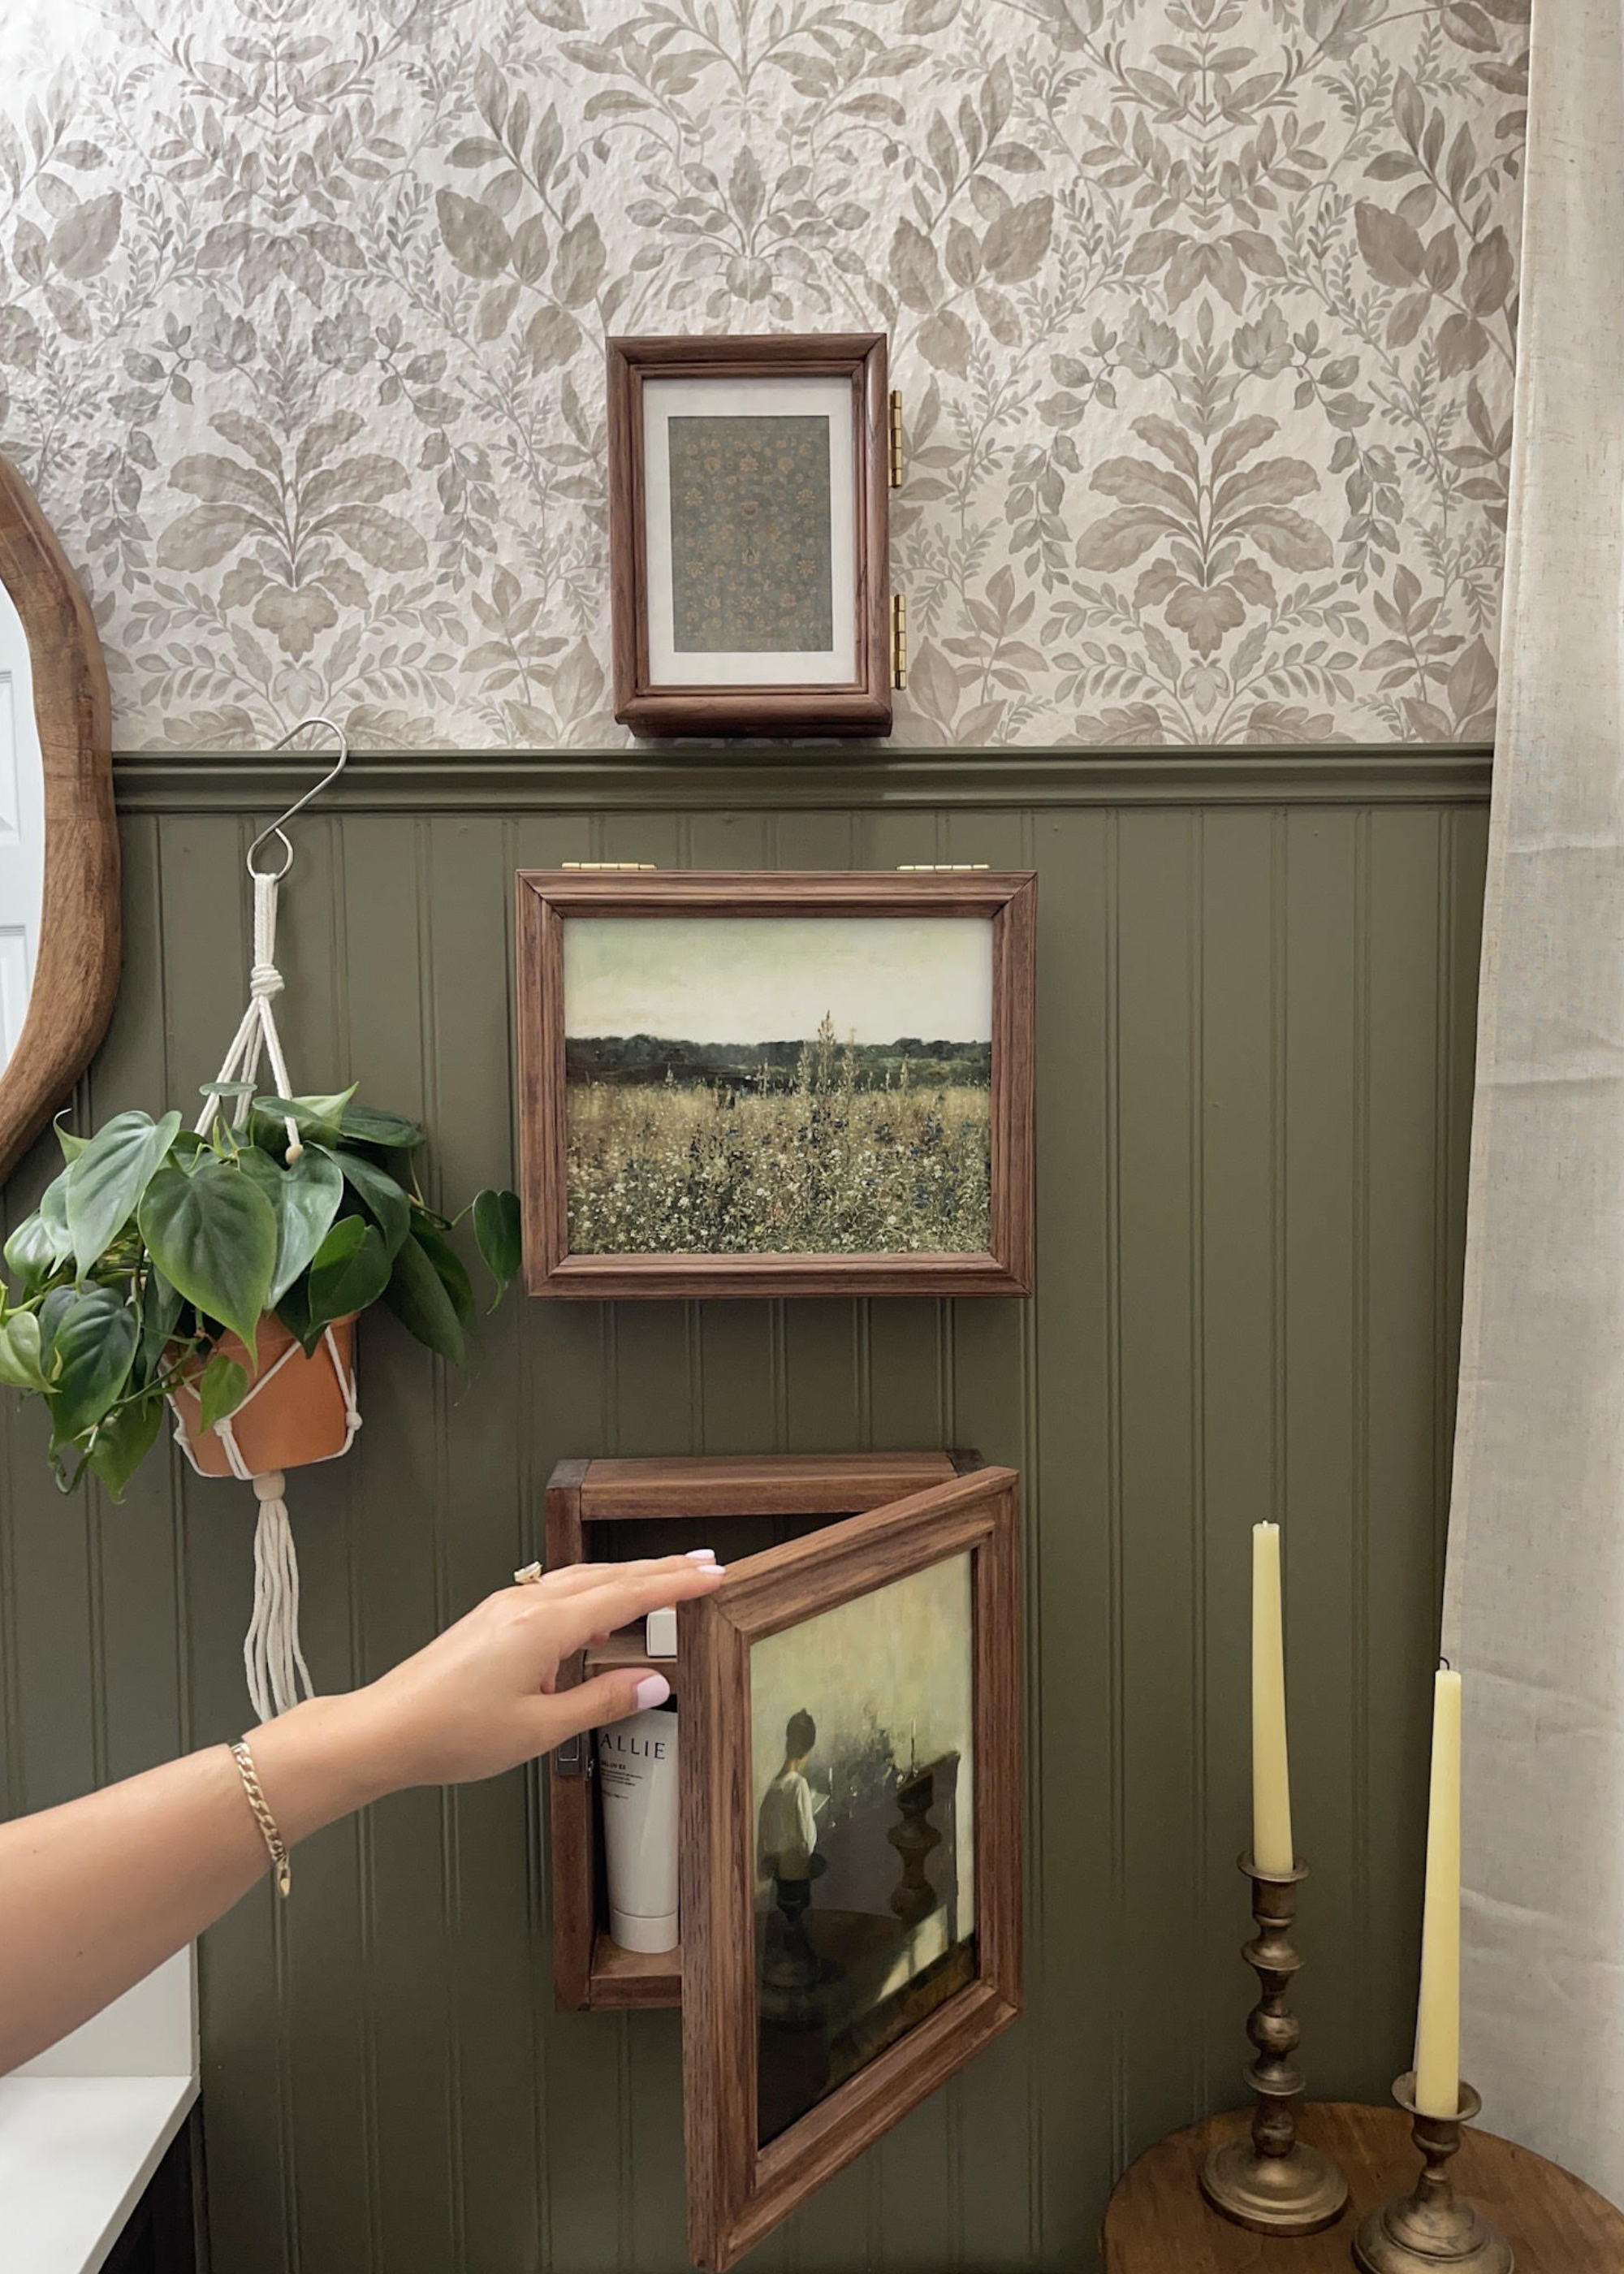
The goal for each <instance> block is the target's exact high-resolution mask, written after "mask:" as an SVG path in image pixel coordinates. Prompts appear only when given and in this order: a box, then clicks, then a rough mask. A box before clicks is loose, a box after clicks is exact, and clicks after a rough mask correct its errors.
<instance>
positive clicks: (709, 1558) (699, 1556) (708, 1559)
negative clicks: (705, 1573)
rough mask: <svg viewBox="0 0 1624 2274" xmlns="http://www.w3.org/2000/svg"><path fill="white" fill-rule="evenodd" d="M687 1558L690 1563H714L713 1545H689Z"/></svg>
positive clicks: (714, 1551) (714, 1552)
mask: <svg viewBox="0 0 1624 2274" xmlns="http://www.w3.org/2000/svg"><path fill="white" fill-rule="evenodd" d="M715 1561H716V1550H715V1548H714V1547H690V1548H689V1549H688V1562H690V1563H714V1562H715Z"/></svg>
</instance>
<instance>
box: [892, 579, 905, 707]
mask: <svg viewBox="0 0 1624 2274" xmlns="http://www.w3.org/2000/svg"><path fill="white" fill-rule="evenodd" d="M907 683H908V599H907V594H906V592H893V593H892V594H891V685H892V686H893V687H906V685H907Z"/></svg>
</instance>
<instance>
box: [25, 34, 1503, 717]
mask: <svg viewBox="0 0 1624 2274" xmlns="http://www.w3.org/2000/svg"><path fill="white" fill-rule="evenodd" d="M1528 15H1529V0H1425V4H1417V0H343V4H342V5H335V4H334V0H97V4H91V0H11V4H10V6H9V7H8V8H7V10H6V11H5V14H4V21H3V22H0V65H3V66H4V69H0V439H3V441H4V448H5V449H6V450H7V451H8V452H9V453H10V454H11V456H14V457H15V458H16V459H17V460H18V461H19V463H20V464H21V466H22V467H23V470H24V471H25V472H26V474H27V476H28V477H29V478H30V479H31V480H32V481H33V483H34V486H35V487H36V488H37V490H38V492H39V493H40V495H41V499H42V501H43V502H44V505H45V507H46V509H47V511H48V512H49V514H50V516H52V519H53V520H54V522H55V523H56V527H57V528H58V530H59V531H60V532H61V533H62V536H63V538H64V542H65V544H66V546H67V547H68V550H69V552H70V553H71V556H72V557H73V559H74V560H75V561H76V562H77V564H78V565H79V569H81V571H82V573H83V575H84V577H85V580H86V585H87V587H88V589H89V590H90V591H91V593H92V595H93V598H94V601H95V605H96V609H97V614H98V617H99V620H100V621H101V624H102V632H103V636H104V639H105V641H106V644H107V647H108V651H109V663H110V666H111V670H112V675H113V686H114V702H115V734H116V739H117V742H118V743H119V744H120V746H121V747H125V748H139V747H146V746H154V747H163V746H172V747H196V748H229V747H231V746H236V745H252V744H262V743H263V742H266V741H267V739H269V738H270V737H272V736H274V734H277V733H278V732H279V731H281V730H282V729H283V728H284V727H286V726H287V725H289V723H291V722H292V721H293V720H294V719H297V718H298V717H300V716H301V715H303V714H304V713H305V712H311V711H314V710H334V711H336V712H338V713H339V714H340V715H343V716H348V717H349V718H350V719H351V720H352V722H353V725H354V727H355V729H356V731H357V735H358V737H359V738H360V739H361V740H362V741H364V742H369V743H372V744H373V745H393V746H405V745H412V744H425V745H440V746H447V747H459V748H464V749H477V748H481V747H490V746H492V745H498V744H502V745H518V746H546V745H552V744H560V743H562V744H573V745H577V746H583V745H592V744H609V743H617V742H623V741H625V740H626V739H627V737H626V736H625V734H623V732H622V730H620V728H618V727H615V725H614V723H613V719H612V718H611V716H610V714H609V708H608V700H609V698H608V692H607V677H606V669H605V666H606V662H607V655H608V602H607V581H606V539H605V486H604V412H603V383H602V342H603V339H604V335H605V333H606V332H609V331H628V332H630V331H657V330H683V331H706V330H709V331H723V330H731V331H745V330H793V329H807V330H817V329H831V328H840V329H883V330H886V331H888V332H889V333H890V335H891V343H892V355H893V372H894V376H895V379H896V380H897V382H898V384H900V386H901V387H902V388H903V389H904V391H905V396H906V436H907V479H906V486H905V487H904V489H903V490H902V491H901V492H900V493H899V494H898V497H897V498H896V499H895V501H894V503H893V513H894V534H893V569H894V577H895V581H896V583H897V584H898V587H899V588H901V589H904V590H906V592H907V594H908V599H909V616H910V627H911V629H912V632H913V642H912V644H913V651H914V656H913V671H912V679H911V684H910V687H909V689H908V691H907V693H906V696H904V697H900V698H899V699H898V722H897V739H898V741H900V742H909V743H944V742H946V743H959V744H973V745H980V744H988V743H998V742H1011V743H1022V742H1026V743H1041V744H1052V743H1062V742H1106V743H1111V744H1121V743H1124V742H1140V743H1153V744H1154V743H1161V742H1302V741H1313V740H1323V739H1330V738H1353V739H1358V740H1371V741H1381V740H1387V739H1393V738H1396V739H1419V740H1425V741H1432V740H1443V739H1451V738H1462V739H1469V740H1470V739H1477V738H1478V737H1480V736H1484V735H1486V734H1488V733H1489V732H1490V731H1491V728H1492V712H1493V702H1494V684H1495V667H1494V656H1493V648H1494V634H1495V623H1496V617H1497V614H1498V607H1499V596H1500V546H1501V534H1502V530H1503V526H1504V521H1505V492H1506V478H1507V446H1508V440H1509V427H1508V420H1509V404H1510V398H1511V371H1512V358H1513V354H1514V343H1515V276H1516V220H1517V213H1518V205H1519V181H1518V161H1519V154H1520V148H1521V138H1522V88H1523V85H1524V81H1525V77H1526V67H1527V22H1528Z"/></svg>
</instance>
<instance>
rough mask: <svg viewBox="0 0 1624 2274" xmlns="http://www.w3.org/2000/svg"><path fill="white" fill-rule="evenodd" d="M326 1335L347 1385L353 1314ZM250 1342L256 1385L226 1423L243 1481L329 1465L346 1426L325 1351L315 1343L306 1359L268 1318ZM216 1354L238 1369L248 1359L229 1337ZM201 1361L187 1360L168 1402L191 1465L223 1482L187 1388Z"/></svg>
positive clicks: (211, 1439) (210, 1436) (222, 1457)
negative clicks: (275, 1472) (245, 1476)
mask: <svg viewBox="0 0 1624 2274" xmlns="http://www.w3.org/2000/svg"><path fill="white" fill-rule="evenodd" d="M332 1331H333V1340H334V1342H335V1344H337V1346H338V1355H339V1359H340V1362H341V1363H342V1367H343V1369H344V1372H345V1374H346V1375H347V1376H348V1377H349V1378H350V1382H354V1380H355V1314H353V1313H352V1314H351V1315H350V1317H349V1318H347V1319H335V1321H333V1330H332ZM256 1341H257V1352H256V1355H257V1358H258V1371H257V1373H256V1374H255V1376H254V1380H255V1382H259V1383H260V1384H261V1385H262V1386H261V1387H259V1388H257V1389H256V1388H254V1387H252V1385H251V1387H250V1389H249V1392H248V1396H247V1398H246V1399H245V1400H244V1403H243V1404H241V1405H240V1406H238V1408H237V1412H235V1413H233V1414H232V1415H231V1417H230V1421H231V1434H232V1435H233V1437H234V1438H235V1439H236V1440H237V1450H238V1452H239V1453H240V1454H241V1455H242V1457H243V1460H244V1465H245V1466H246V1467H247V1470H248V1472H249V1474H250V1475H251V1476H256V1477H262V1476H264V1475H265V1474H266V1473H267V1471H268V1470H271V1469H302V1468H305V1467H307V1466H308V1465H310V1463H311V1462H312V1461H330V1460H332V1459H333V1458H334V1457H335V1456H336V1455H337V1454H339V1453H342V1451H343V1450H344V1449H345V1447H346V1446H347V1444H348V1443H349V1441H350V1423H349V1416H348V1412H347V1410H346V1407H345V1404H344V1393H343V1389H342V1384H341V1383H340V1382H339V1379H338V1376H337V1374H335V1372H334V1368H333V1356H332V1352H330V1351H329V1350H328V1348H327V1344H326V1343H325V1342H321V1343H319V1344H317V1345H316V1354H315V1356H314V1357H313V1358H306V1357H305V1353H304V1352H303V1351H302V1350H300V1349H299V1347H298V1345H297V1343H296V1342H295V1340H294V1338H293V1337H292V1336H291V1335H290V1334H289V1332H288V1329H287V1328H286V1327H284V1326H283V1324H282V1321H281V1320H280V1319H279V1318H277V1317H276V1316H275V1315H274V1313H270V1312H267V1314H266V1315H265V1317H264V1318H262V1319H261V1320H260V1321H259V1335H258V1337H256ZM216 1347H217V1348H218V1349H220V1350H222V1351H223V1352H225V1354H226V1356H227V1357H228V1358H231V1359H236V1360H237V1364H238V1366H246V1365H247V1363H248V1354H247V1352H245V1351H244V1348H243V1345H242V1344H241V1343H240V1342H239V1341H238V1340H237V1337H236V1336H235V1335H233V1334H224V1335H222V1337H220V1341H219V1343H218V1344H217V1345H216ZM284 1351H290V1352H291V1353H292V1354H291V1356H290V1357H288V1358H285V1359H284V1358H282V1353H283V1352H284ZM211 1355H212V1353H211ZM278 1359H282V1363H281V1364H280V1365H278V1364H277V1361H278ZM207 1362H208V1361H207V1359H204V1358H194V1359H188V1360H187V1362H186V1365H185V1368H184V1378H183V1380H182V1382H180V1384H179V1385H178V1386H177V1389H175V1391H174V1392H173V1394H172V1395H171V1397H170V1401H169V1402H170V1404H172V1405H173V1406H174V1408H175V1411H176V1412H177V1413H178V1414H179V1416H180V1424H181V1427H182V1429H183V1430H184V1433H185V1438H186V1444H187V1447H188V1449H189V1450H190V1452H191V1454H192V1461H193V1463H194V1464H195V1465H196V1466H197V1467H198V1468H199V1469H200V1470H201V1471H202V1472H203V1474H204V1475H205V1476H206V1477H229V1476H230V1475H231V1473H232V1469H231V1464H230V1462H229V1460H228V1459H227V1458H226V1449H225V1447H224V1446H223V1445H222V1443H221V1442H220V1439H219V1438H218V1437H217V1436H216V1435H215V1434H214V1431H213V1430H212V1429H205V1428H204V1427H202V1423H201V1414H202V1408H201V1405H200V1404H199V1397H198V1393H197V1391H196V1389H194V1388H192V1383H193V1382H195V1381H196V1379H197V1377H198V1375H199V1374H201V1373H202V1371H203V1368H204V1367H205V1366H206V1365H207ZM273 1367H274V1368H275V1371H274V1373H272V1371H271V1369H272V1368H273ZM267 1375H268V1376H269V1379H268V1380H266V1379H265V1377H266V1376H267Z"/></svg>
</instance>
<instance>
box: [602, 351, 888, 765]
mask: <svg viewBox="0 0 1624 2274" xmlns="http://www.w3.org/2000/svg"><path fill="white" fill-rule="evenodd" d="M650 377H658V378H661V379H698V380H703V379H733V380H740V379H747V380H748V379H762V380H773V379H785V378H818V379H847V380H849V381H850V384H851V390H852V429H853V501H852V509H853V519H854V531H853V534H854V543H855V554H854V567H855V576H854V581H853V609H854V615H855V625H854V631H855V643H854V654H855V660H856V668H855V672H854V674H853V678H852V679H851V681H849V682H846V683H843V684H838V685H833V686H808V685H807V684H805V683H804V682H803V683H799V684H798V683H795V682H793V681H789V682H786V683H785V684H784V685H781V686H779V685H767V686H748V687H745V686H738V685H733V686H727V685H723V684H718V685H714V686H683V687H672V686H662V685H659V684H658V683H657V682H656V681H655V680H654V679H653V677H652V675H651V671H650V657H649V648H650V643H649V563H648V546H647V499H646V493H645V467H644V451H643V383H644V380H646V379H648V378H650ZM608 414H609V565H610V581H611V596H612V600H613V617H614V715H615V717H616V718H617V719H619V720H620V723H621V725H622V726H626V727H631V728H632V729H633V731H634V732H635V733H636V734H889V733H890V732H891V627H890V618H889V602H890V571H889V567H888V561H887V552H888V544H889V537H888V529H889V496H890V492H889V487H888V483H889V454H888V451H887V448H886V418H887V411H886V362H885V335H884V334H883V333H882V332H861V333H838V334H831V335H827V336H818V335H805V336H803V335H793V334H778V333H772V334H766V335H761V336H758V337H737V338H719V339H681V338H648V339H612V340H610V341H609V343H608Z"/></svg>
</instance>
